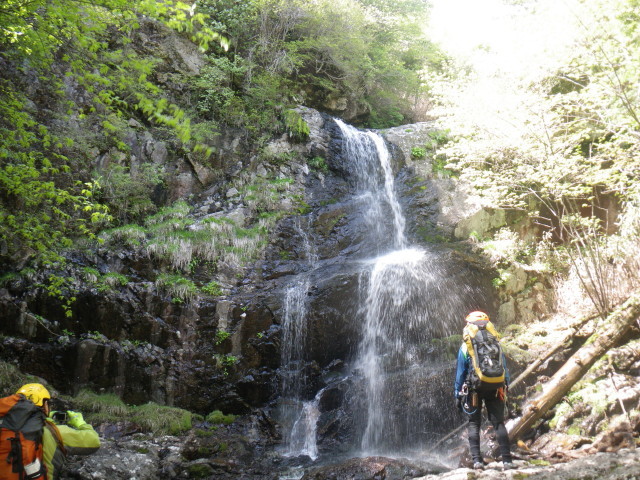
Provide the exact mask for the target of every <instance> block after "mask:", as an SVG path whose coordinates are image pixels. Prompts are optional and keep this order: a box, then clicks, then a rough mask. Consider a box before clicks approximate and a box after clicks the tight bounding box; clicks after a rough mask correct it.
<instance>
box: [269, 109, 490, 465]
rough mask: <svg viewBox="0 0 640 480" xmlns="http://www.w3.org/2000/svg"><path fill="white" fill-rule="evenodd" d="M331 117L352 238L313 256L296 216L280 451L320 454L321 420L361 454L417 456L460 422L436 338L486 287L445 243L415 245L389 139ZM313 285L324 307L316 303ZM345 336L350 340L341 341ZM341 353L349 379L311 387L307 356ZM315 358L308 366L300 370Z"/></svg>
mask: <svg viewBox="0 0 640 480" xmlns="http://www.w3.org/2000/svg"><path fill="white" fill-rule="evenodd" d="M336 123H337V125H338V126H339V128H340V129H341V133H342V138H341V140H342V155H343V157H344V159H345V163H346V164H347V165H348V169H347V170H348V172H347V175H348V180H349V182H350V185H351V186H352V187H353V191H352V194H350V195H348V196H346V197H345V198H343V199H342V200H341V204H340V206H339V209H340V210H339V212H340V213H339V214H340V215H342V216H344V217H345V218H346V219H348V222H350V223H349V224H348V228H347V230H346V231H347V232H348V233H349V235H350V242H351V243H350V244H349V248H347V249H345V250H342V256H340V257H330V258H326V259H324V260H322V261H320V260H318V259H317V258H316V255H315V253H314V248H313V245H312V242H310V241H309V237H308V236H307V235H306V234H305V229H304V228H302V227H301V225H300V224H297V225H296V229H297V235H298V236H299V237H300V238H301V240H302V244H303V245H304V251H305V252H306V258H307V260H308V265H307V268H306V269H305V272H304V273H301V274H299V275H297V276H296V277H295V279H294V280H293V281H292V282H291V283H290V284H289V286H288V288H287V289H286V292H285V298H284V303H283V338H282V358H281V360H282V368H281V372H282V380H283V384H282V397H281V402H280V418H281V422H282V426H283V434H284V437H285V438H284V444H285V454H286V455H289V456H298V455H308V456H309V457H311V458H313V459H315V458H317V456H318V455H319V448H318V443H317V439H316V423H317V422H318V421H320V422H321V423H322V422H325V423H323V425H324V428H323V432H324V433H323V435H327V433H326V432H327V431H333V432H336V431H338V433H335V434H333V435H334V437H332V439H331V440H330V442H333V443H332V445H336V442H337V443H338V444H340V445H342V446H347V445H351V446H352V448H355V449H356V450H357V452H356V453H357V454H358V455H362V454H365V455H388V456H396V455H403V456H411V455H413V454H421V452H423V451H424V449H425V448H426V447H427V446H428V445H429V444H430V443H431V444H432V443H433V442H434V441H435V440H437V438H438V436H437V435H438V434H441V433H443V431H446V429H447V428H450V427H451V426H452V425H453V424H454V423H455V413H454V412H453V409H451V408H443V405H449V404H450V401H451V389H452V378H451V375H452V371H451V370H452V364H453V362H454V360H453V359H452V358H450V357H449V358H448V357H446V351H447V349H446V348H442V347H441V346H440V345H445V344H446V340H443V339H446V337H449V336H451V335H453V334H454V333H459V330H460V327H461V325H460V317H461V315H462V314H463V313H464V312H465V311H468V309H469V308H470V307H475V308H477V307H479V306H480V305H482V304H483V301H484V298H483V297H482V289H479V288H478V287H477V286H474V282H473V281H471V277H472V276H473V272H472V269H469V268H467V267H464V266H461V262H460V261H453V260H452V258H451V256H450V255H446V254H443V251H442V249H441V250H439V251H438V250H436V249H435V248H434V249H425V248H423V247H419V246H413V245H411V244H410V242H409V240H408V238H407V235H406V232H405V225H406V219H405V216H404V215H403V212H402V208H401V205H400V202H399V201H398V198H397V196H396V192H395V185H394V175H393V171H392V167H391V164H390V153H389V151H388V150H387V148H386V145H385V142H384V140H383V139H382V138H381V137H380V136H379V135H377V134H375V133H373V132H363V131H359V130H357V129H355V128H353V127H351V126H349V125H346V124H344V123H343V122H341V121H339V120H336ZM308 221H309V222H311V219H308ZM310 226H311V223H309V224H308V225H306V227H307V228H308V229H309V230H310ZM332 279H336V280H335V281H334V280H332ZM356 280H357V281H356ZM336 282H337V283H336ZM318 283H320V284H321V286H322V288H321V289H320V291H321V292H322V296H321V297H318V296H316V297H315V298H316V300H315V301H319V302H320V304H316V303H314V304H313V306H311V305H310V304H309V301H310V300H309V298H310V297H314V295H315V294H311V292H312V286H313V288H316V287H317V284H318ZM322 302H325V303H322ZM318 305H319V306H320V308H321V310H320V311H318V312H317V311H316V310H315V307H316V306H318ZM322 305H324V307H323V306H322ZM312 331H313V332H314V333H313V335H314V337H313V338H314V340H313V342H312V341H311V339H310V338H309V337H310V336H311V335H312V333H311V332H312ZM327 332H329V333H327ZM346 335H353V337H350V336H349V337H346V338H348V340H347V341H344V338H345V336H346ZM323 341H324V342H326V343H321V342H323ZM319 342H320V343H319ZM338 344H340V345H338ZM345 345H346V347H345ZM336 348H342V350H341V352H342V353H336V352H337V350H336ZM454 348H457V345H456V346H455V347H454ZM443 352H444V353H443ZM449 354H450V353H449ZM336 359H339V360H342V361H345V362H346V363H345V364H344V366H345V368H344V369H343V371H342V373H341V374H340V375H342V377H340V378H341V380H340V382H344V383H340V387H336V383H335V382H334V381H333V380H330V379H329V380H328V382H329V383H323V382H325V380H324V379H323V380H322V381H320V382H319V383H317V384H311V383H312V382H310V381H309V378H310V374H312V375H311V376H314V375H315V378H318V366H319V365H318V363H314V361H317V362H323V364H325V365H326V364H327V363H329V362H330V361H331V360H336ZM313 365H315V367H313ZM310 367H311V368H312V370H313V368H315V370H314V371H313V372H315V373H313V372H312V371H305V369H306V368H310ZM331 382H334V383H333V384H331ZM325 385H326V387H325ZM323 392H324V393H326V394H327V395H326V398H324V399H322V398H321V397H322V396H323ZM342 396H344V401H343V403H341V404H339V400H336V399H340V398H342ZM337 404H339V405H340V406H337ZM323 409H324V410H323ZM336 409H337V410H336ZM338 410H339V411H340V412H338V413H337V411H338ZM332 412H333V413H332ZM325 413H327V415H325ZM327 422H329V423H327ZM331 422H335V423H331ZM332 429H333V430H332ZM336 429H337V430H336ZM335 435H343V436H342V437H340V438H337V437H336V436H335ZM343 442H346V443H343Z"/></svg>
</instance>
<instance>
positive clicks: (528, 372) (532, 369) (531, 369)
mask: <svg viewBox="0 0 640 480" xmlns="http://www.w3.org/2000/svg"><path fill="white" fill-rule="evenodd" d="M594 318H596V317H586V318H583V319H582V320H580V321H578V322H576V323H575V324H573V325H572V326H571V327H569V333H568V334H567V335H565V336H564V337H563V339H562V340H560V341H559V342H558V343H556V344H555V345H554V346H553V347H551V348H550V349H549V350H547V351H546V352H545V353H543V354H542V355H541V356H539V357H538V358H537V360H536V361H535V362H533V363H532V364H531V365H529V367H527V369H526V370H525V371H524V372H522V373H521V374H520V375H518V377H517V378H516V379H515V380H512V381H511V384H510V385H509V389H510V390H513V389H514V388H515V387H516V386H517V385H518V384H519V383H520V382H522V381H523V380H524V379H525V378H527V377H528V376H529V375H531V374H532V373H533V372H535V371H536V370H537V369H538V368H539V367H540V365H542V364H543V363H544V362H546V361H547V359H549V357H551V356H553V355H555V354H556V353H557V352H558V351H559V350H560V349H562V348H563V347H565V346H566V345H567V343H569V341H570V340H571V337H572V336H573V335H575V333H576V332H577V331H578V330H579V329H580V328H582V327H583V326H584V325H585V324H587V323H588V322H590V321H591V320H593V319H594Z"/></svg>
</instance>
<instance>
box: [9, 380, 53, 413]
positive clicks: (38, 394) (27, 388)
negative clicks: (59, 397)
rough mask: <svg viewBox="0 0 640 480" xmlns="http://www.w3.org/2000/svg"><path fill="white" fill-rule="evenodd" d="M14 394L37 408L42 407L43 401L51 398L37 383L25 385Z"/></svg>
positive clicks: (47, 391)
mask: <svg viewBox="0 0 640 480" xmlns="http://www.w3.org/2000/svg"><path fill="white" fill-rule="evenodd" d="M16 393H21V394H22V395H24V396H25V397H27V399H29V400H31V401H32V402H33V403H35V404H36V405H37V406H39V407H41V406H42V405H44V401H45V400H49V399H50V398H51V394H50V393H49V390H47V389H46V388H44V385H40V384H39V383H27V384H26V385H23V386H22V387H20V390H18V391H17V392H16Z"/></svg>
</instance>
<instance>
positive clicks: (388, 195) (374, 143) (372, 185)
mask: <svg viewBox="0 0 640 480" xmlns="http://www.w3.org/2000/svg"><path fill="white" fill-rule="evenodd" d="M336 123H337V124H338V126H339V127H340V130H341V131H342V135H343V139H344V140H343V141H344V146H343V152H344V153H345V154H346V155H347V157H348V158H349V161H350V162H352V163H351V164H350V165H353V173H354V175H353V177H354V178H355V180H356V194H357V195H358V199H359V200H360V202H361V203H362V206H363V209H364V212H363V213H364V216H365V220H366V222H367V224H368V225H369V227H370V231H371V232H372V233H373V235H372V237H371V240H372V242H376V243H380V242H383V243H386V238H387V235H389V234H390V235H391V236H392V238H393V245H394V247H396V248H403V247H406V245H407V239H406V238H405V233H404V229H405V223H406V221H405V218H404V216H403V215H402V209H401V208H400V203H399V202H398V199H397V197H396V194H395V191H394V180H393V171H392V170H391V163H390V155H389V150H388V149H387V147H386V145H385V144H384V140H383V139H382V137H380V135H377V134H376V133H373V132H361V131H359V130H357V129H356V128H354V127H352V126H350V125H347V124H345V123H344V122H342V121H341V120H338V119H336ZM372 159H375V160H377V161H376V162H372ZM380 177H382V178H380ZM380 183H382V188H381V185H380ZM389 210H390V213H391V218H392V219H393V228H392V230H391V232H389V231H388V229H387V226H386V222H385V219H386V218H387V217H388V214H389Z"/></svg>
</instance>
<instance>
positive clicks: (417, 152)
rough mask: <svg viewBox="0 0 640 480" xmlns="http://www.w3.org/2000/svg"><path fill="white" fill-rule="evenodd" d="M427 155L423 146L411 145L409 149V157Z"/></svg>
mask: <svg viewBox="0 0 640 480" xmlns="http://www.w3.org/2000/svg"><path fill="white" fill-rule="evenodd" d="M426 156H427V150H426V149H425V148H423V147H413V148H412V149H411V158H415V159H417V160H419V159H423V158H425V157H426Z"/></svg>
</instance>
